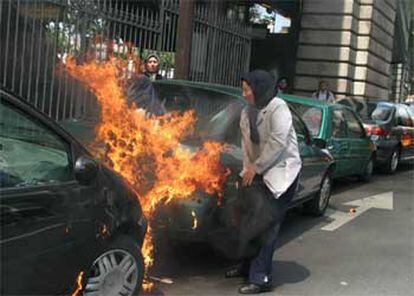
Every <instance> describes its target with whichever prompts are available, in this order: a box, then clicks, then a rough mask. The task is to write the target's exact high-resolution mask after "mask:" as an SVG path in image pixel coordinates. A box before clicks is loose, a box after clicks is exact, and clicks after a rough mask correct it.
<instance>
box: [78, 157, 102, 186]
mask: <svg viewBox="0 0 414 296" xmlns="http://www.w3.org/2000/svg"><path fill="white" fill-rule="evenodd" d="M97 173H98V164H97V163H96V161H95V160H93V159H92V158H90V157H88V156H81V157H79V158H78V159H77V160H76V162H75V178H76V180H78V181H79V182H80V183H81V184H85V185H86V184H89V183H90V182H91V181H92V180H93V179H94V178H95V177H96V175H97Z"/></svg>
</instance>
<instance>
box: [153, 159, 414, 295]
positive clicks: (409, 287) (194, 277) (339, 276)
mask: <svg viewBox="0 0 414 296" xmlns="http://www.w3.org/2000/svg"><path fill="white" fill-rule="evenodd" d="M367 197H368V198H367ZM364 198H365V199H364ZM361 199H363V200H361ZM347 203H348V204H347ZM413 207H414V170H413V169H412V167H408V166H404V167H402V168H400V169H399V171H398V172H397V173H396V174H395V175H392V176H388V175H383V174H377V175H375V176H374V178H373V180H372V182H371V183H362V182H360V181H357V180H353V179H345V180H339V181H336V182H335V185H334V191H333V196H332V199H331V204H330V208H329V211H328V212H327V215H325V216H324V217H319V218H314V217H310V216H304V215H302V214H301V213H300V211H298V210H293V211H291V212H290V213H289V215H288V217H287V219H286V221H285V223H284V224H283V227H282V231H281V242H280V245H279V246H278V249H277V250H276V252H275V255H274V264H273V274H274V282H273V284H274V286H275V289H274V290H273V291H272V292H269V293H266V294H265V295H404V296H405V295H413V293H414V292H413V291H414V213H413ZM353 209H354V210H355V211H353ZM229 265H231V262H228V261H226V260H224V259H223V258H221V257H219V256H218V255H217V254H214V252H212V251H211V250H210V249H209V248H207V247H205V246H202V245H188V246H179V247H175V248H172V247H169V246H167V247H166V248H164V254H163V255H162V256H161V257H159V260H158V263H157V264H156V266H155V268H154V269H153V270H152V274H153V275H156V276H160V277H168V278H171V279H172V280H173V281H174V283H173V284H169V285H168V284H162V283H156V286H155V289H154V290H153V291H152V292H151V293H150V294H151V295H238V293H237V289H238V286H239V285H240V284H241V283H242V279H225V278H224V277H223V273H224V271H225V270H226V268H227V266H229Z"/></svg>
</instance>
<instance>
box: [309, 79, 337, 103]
mask: <svg viewBox="0 0 414 296" xmlns="http://www.w3.org/2000/svg"><path fill="white" fill-rule="evenodd" d="M312 98H314V99H317V100H319V101H323V102H327V103H333V102H334V101H335V95H334V93H333V92H331V91H330V90H329V84H328V82H327V81H324V80H321V81H319V85H318V90H317V91H315V92H314V93H313V95H312Z"/></svg>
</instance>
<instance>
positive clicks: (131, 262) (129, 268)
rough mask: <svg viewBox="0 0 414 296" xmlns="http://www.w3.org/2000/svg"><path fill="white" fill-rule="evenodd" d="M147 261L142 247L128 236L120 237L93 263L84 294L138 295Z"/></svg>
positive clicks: (85, 295) (86, 295)
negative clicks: (143, 256)
mask: <svg viewBox="0 0 414 296" xmlns="http://www.w3.org/2000/svg"><path fill="white" fill-rule="evenodd" d="M143 276H144V261H143V259H142V255H141V251H140V249H139V247H138V244H137V243H136V242H135V241H134V240H133V239H132V238H130V237H128V236H120V237H119V238H117V239H116V240H115V241H114V242H113V243H112V244H111V245H110V246H109V247H108V248H107V249H106V250H105V251H104V252H102V254H101V255H99V256H98V257H97V258H96V260H95V261H94V262H93V263H92V266H91V268H90V271H89V274H88V276H87V278H86V280H85V288H84V292H83V295H84V296H88V295H111V296H118V295H119V296H127V295H128V296H132V295H138V294H139V291H140V290H141V285H142V280H143Z"/></svg>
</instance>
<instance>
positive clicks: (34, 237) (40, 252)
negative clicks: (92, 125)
mask: <svg viewBox="0 0 414 296" xmlns="http://www.w3.org/2000/svg"><path fill="white" fill-rule="evenodd" d="M0 95H1V96H2V100H1V103H0V108H1V109H0V115H1V116H0V127H1V129H0V152H1V153H0V179H1V188H0V210H1V225H0V227H1V233H0V249H1V281H2V287H1V292H2V294H7V295H9V294H32V295H33V294H43V295H44V294H53V293H61V292H62V291H65V290H66V289H67V287H68V285H69V283H68V281H69V280H72V279H73V278H75V277H76V274H77V273H78V272H79V267H80V260H81V257H82V256H80V255H79V253H78V252H77V250H76V241H77V239H78V238H79V237H80V236H84V237H85V238H87V237H92V234H91V231H92V228H93V227H92V226H91V224H90V223H89V224H88V223H83V222H82V219H81V218H79V217H80V215H84V211H83V210H82V208H84V206H85V207H87V205H88V199H86V200H84V199H82V194H81V192H82V190H83V189H82V188H81V187H80V186H79V184H78V183H77V182H76V181H75V179H74V174H73V153H72V152H73V151H72V145H71V142H70V141H68V140H67V139H64V138H63V137H61V136H60V135H59V134H58V133H57V132H56V131H54V130H53V129H52V128H50V126H47V125H45V124H44V122H43V121H42V120H40V119H39V118H37V117H35V116H34V115H33V113H28V112H26V111H24V110H23V109H22V108H20V107H18V106H17V105H15V104H12V103H11V102H12V100H7V101H6V96H5V95H3V93H0ZM84 194H85V192H83V196H85V195H84ZM89 194H90V195H89V196H93V195H92V193H91V192H89ZM79 205H82V207H79ZM89 206H90V204H89ZM85 221H87V219H86V220H85ZM90 248H93V245H90Z"/></svg>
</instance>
